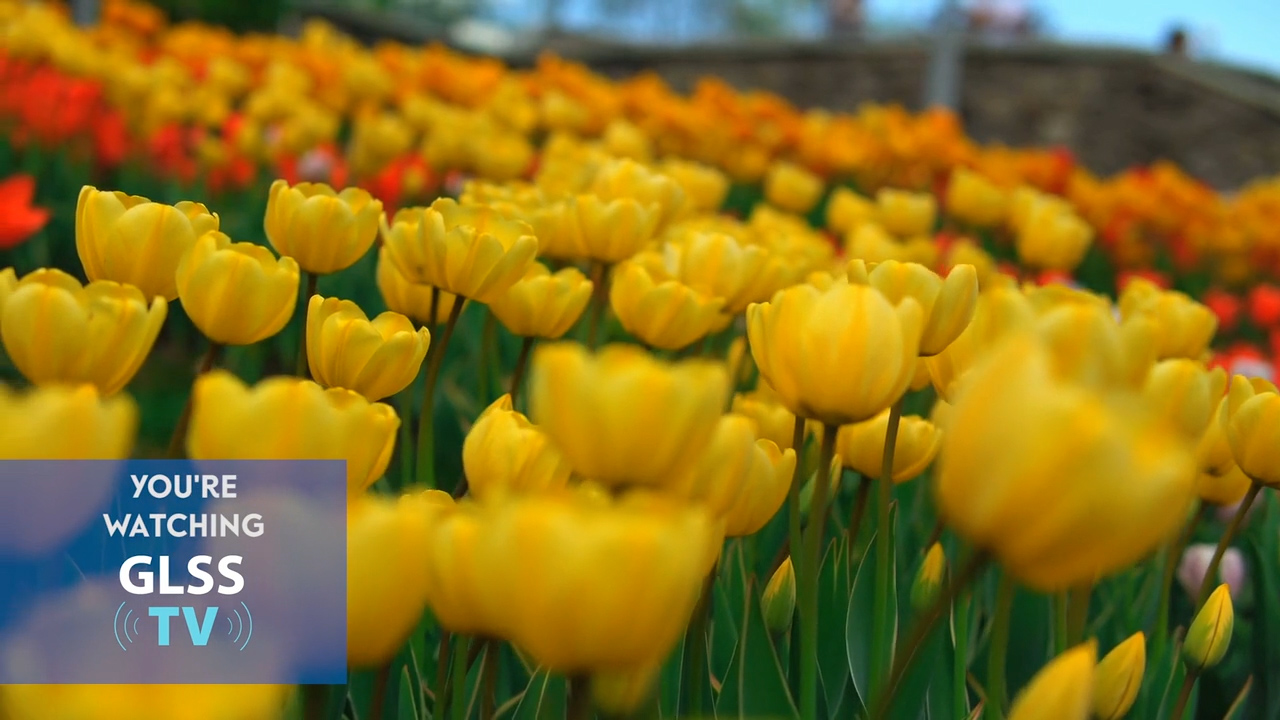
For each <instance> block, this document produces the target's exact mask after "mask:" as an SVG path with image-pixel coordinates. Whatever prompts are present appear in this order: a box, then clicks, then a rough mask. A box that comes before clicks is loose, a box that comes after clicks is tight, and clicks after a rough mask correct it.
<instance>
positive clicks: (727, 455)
mask: <svg viewBox="0 0 1280 720" xmlns="http://www.w3.org/2000/svg"><path fill="white" fill-rule="evenodd" d="M795 464H796V461H795V452H794V451H793V450H785V451H784V450H779V449H778V446H777V445H775V444H774V443H773V442H772V441H770V440H757V439H756V431H755V423H754V422H752V420H751V419H750V418H748V417H745V416H742V415H732V414H730V415H724V416H722V417H721V418H720V421H719V423H718V424H717V425H716V432H715V434H714V435H713V436H712V438H711V442H710V444H709V445H708V446H707V448H706V450H705V451H704V453H703V454H702V457H701V458H699V460H698V463H697V464H696V465H695V466H694V467H693V469H692V471H691V472H690V474H689V475H688V477H687V478H685V479H683V480H682V481H681V482H680V485H681V487H679V488H676V489H675V490H676V494H678V495H681V496H682V497H685V498H687V499H689V500H692V501H695V502H698V503H701V504H703V505H705V506H706V507H707V509H708V510H709V511H710V512H711V514H712V515H713V516H714V517H719V518H724V520H725V522H726V527H725V536H726V537H742V536H745V535H750V534H752V533H754V532H756V531H757V530H759V529H760V528H761V527H763V526H764V525H765V523H767V522H768V521H769V519H770V518H772V517H773V516H774V514H775V513H777V512H778V508H780V507H782V503H783V501H784V500H786V498H787V490H788V489H789V488H790V487H791V476H792V474H793V473H794V472H795Z"/></svg>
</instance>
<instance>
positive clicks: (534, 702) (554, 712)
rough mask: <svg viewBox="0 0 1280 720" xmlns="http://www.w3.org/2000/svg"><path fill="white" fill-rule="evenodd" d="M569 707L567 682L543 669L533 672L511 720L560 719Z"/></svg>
mask: <svg viewBox="0 0 1280 720" xmlns="http://www.w3.org/2000/svg"><path fill="white" fill-rule="evenodd" d="M568 708H569V683H568V682H567V681H565V679H564V678H563V677H561V676H560V675H551V674H549V673H547V672H545V671H543V670H539V671H538V672H536V673H534V674H533V678H532V679H530V680H529V687H528V688H526V689H525V691H524V697H523V698H521V700H520V704H519V705H517V706H516V712H515V714H514V715H512V716H511V720H560V719H561V718H563V717H564V716H565V713H566V712H567V711H568Z"/></svg>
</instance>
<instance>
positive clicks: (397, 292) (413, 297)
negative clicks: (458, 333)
mask: <svg viewBox="0 0 1280 720" xmlns="http://www.w3.org/2000/svg"><path fill="white" fill-rule="evenodd" d="M377 281H378V290H379V292H381V293H382V300H383V302H385V303H386V304H387V309H388V310H391V311H392V312H398V313H400V314H401V315H404V316H405V317H408V318H411V319H413V320H414V321H415V322H417V323H418V324H419V325H425V326H427V327H435V326H436V325H439V324H441V323H443V322H444V319H445V318H447V317H449V313H450V312H452V311H453V304H454V303H455V302H460V301H459V300H458V296H457V295H454V294H453V293H449V292H445V291H443V290H440V289H439V288H433V287H431V286H430V285H425V284H419V283H413V282H409V280H408V279H407V278H406V277H405V276H404V275H403V274H402V273H401V272H400V269H399V268H397V267H396V264H395V263H394V262H391V258H390V257H388V252H387V249H386V248H385V247H384V248H381V249H379V250H378V278H377ZM433 300H434V302H435V308H434V311H435V312H434V315H435V317H432V310H433V308H432V302H433Z"/></svg>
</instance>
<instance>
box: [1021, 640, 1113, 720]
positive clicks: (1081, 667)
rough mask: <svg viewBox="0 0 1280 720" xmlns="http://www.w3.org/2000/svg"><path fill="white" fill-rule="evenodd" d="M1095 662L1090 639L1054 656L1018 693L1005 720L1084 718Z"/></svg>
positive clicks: (1092, 681) (1092, 685)
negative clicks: (1007, 718) (1007, 719)
mask: <svg viewBox="0 0 1280 720" xmlns="http://www.w3.org/2000/svg"><path fill="white" fill-rule="evenodd" d="M1097 662H1098V648H1097V644H1096V643H1095V642H1094V641H1092V640H1090V641H1089V642H1087V643H1084V644H1082V645H1077V646H1075V647H1074V648H1071V649H1070V650H1068V651H1066V652H1064V653H1062V654H1061V655H1059V656H1058V657H1056V658H1054V659H1053V660H1051V661H1050V662H1049V664H1048V665H1045V666H1044V669H1042V670H1041V671H1040V672H1038V673H1036V675H1035V677H1033V678H1031V682H1030V683H1028V684H1027V686H1026V687H1025V688H1023V690H1022V692H1021V693H1019V694H1018V698H1017V699H1016V700H1014V701H1013V708H1012V709H1010V711H1009V720H1087V718H1088V717H1089V712H1090V711H1091V710H1092V703H1091V699H1092V697H1093V687H1094V678H1095V675H1096V669H1097Z"/></svg>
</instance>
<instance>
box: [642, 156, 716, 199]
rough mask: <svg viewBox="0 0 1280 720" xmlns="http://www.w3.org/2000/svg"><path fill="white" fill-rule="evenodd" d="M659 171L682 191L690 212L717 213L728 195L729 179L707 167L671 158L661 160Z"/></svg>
mask: <svg viewBox="0 0 1280 720" xmlns="http://www.w3.org/2000/svg"><path fill="white" fill-rule="evenodd" d="M659 170H661V171H662V173H663V174H664V175H666V176H667V177H669V178H671V179H672V180H675V181H676V183H678V184H679V185H680V187H681V189H683V190H684V195H685V201H686V202H685V204H686V205H687V206H688V209H689V210H690V211H692V212H708V213H710V212H717V211H719V210H720V208H721V206H723V205H724V199H725V197H727V196H728V195H729V178H727V177H725V174H724V173H723V172H721V171H719V170H717V169H715V168H713V167H711V166H709V165H702V164H700V163H696V162H692V161H689V160H681V159H679V158H674V157H672V158H667V159H666V160H663V161H662V164H661V165H660V166H659Z"/></svg>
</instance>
